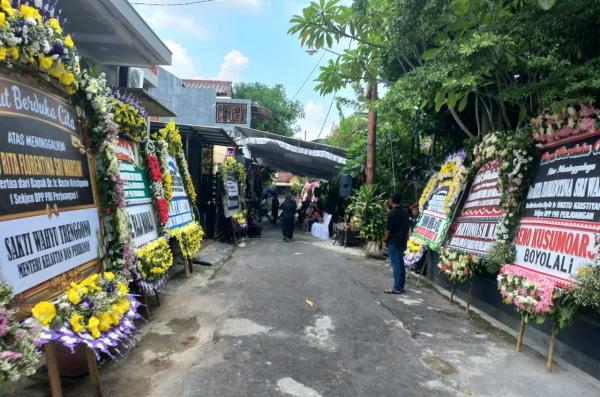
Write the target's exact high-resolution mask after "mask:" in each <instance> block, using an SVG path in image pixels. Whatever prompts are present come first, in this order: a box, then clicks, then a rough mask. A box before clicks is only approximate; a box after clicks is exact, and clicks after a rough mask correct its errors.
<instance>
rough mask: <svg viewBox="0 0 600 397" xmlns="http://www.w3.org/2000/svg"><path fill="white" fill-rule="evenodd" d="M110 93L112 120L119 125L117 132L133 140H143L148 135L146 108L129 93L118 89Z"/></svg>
mask: <svg viewBox="0 0 600 397" xmlns="http://www.w3.org/2000/svg"><path fill="white" fill-rule="evenodd" d="M112 95H113V98H112V104H113V109H114V121H115V123H117V124H118V125H119V132H121V133H122V134H125V135H127V136H128V137H129V138H131V139H132V140H133V141H134V142H141V141H145V140H146V138H147V136H148V135H147V133H148V131H147V129H148V121H147V120H148V113H147V112H146V109H144V107H143V106H142V104H141V103H140V101H139V100H138V99H136V98H134V97H133V96H132V95H131V93H129V94H122V93H121V92H119V91H118V90H113V93H112Z"/></svg>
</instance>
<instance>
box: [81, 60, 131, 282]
mask: <svg viewBox="0 0 600 397" xmlns="http://www.w3.org/2000/svg"><path fill="white" fill-rule="evenodd" d="M78 96H79V97H80V100H81V102H82V103H83V104H84V105H85V109H84V110H85V113H86V115H87V118H88V120H89V127H90V128H89V131H90V134H91V138H92V143H93V145H94V149H95V152H96V160H97V161H96V166H97V170H98V176H97V185H98V191H99V197H100V205H101V207H102V211H103V214H104V216H105V222H104V225H105V233H104V238H105V244H104V246H105V247H106V257H107V261H106V262H105V268H106V269H108V270H111V271H118V272H122V274H123V275H124V276H125V277H126V278H128V279H133V277H134V274H135V273H136V267H137V263H136V258H135V252H134V248H133V241H132V237H131V225H130V223H129V217H128V215H127V212H126V211H125V206H126V200H125V190H124V189H125V181H124V180H123V179H122V178H121V175H120V172H119V160H118V158H117V145H118V138H119V133H118V129H117V125H116V124H115V122H114V114H113V100H112V96H111V91H110V89H109V88H108V86H107V84H106V77H105V75H104V74H100V75H99V76H94V75H93V74H92V73H91V72H88V71H83V72H82V74H81V76H80V89H79V92H78Z"/></svg>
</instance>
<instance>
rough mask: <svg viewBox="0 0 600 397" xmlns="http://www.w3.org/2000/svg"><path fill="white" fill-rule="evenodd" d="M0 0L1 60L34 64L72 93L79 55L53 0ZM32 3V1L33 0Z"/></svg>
mask: <svg viewBox="0 0 600 397" xmlns="http://www.w3.org/2000/svg"><path fill="white" fill-rule="evenodd" d="M16 3H17V2H15V1H11V0H1V1H0V61H2V62H4V63H5V64H6V65H7V66H9V67H12V66H18V67H23V68H33V69H35V70H36V71H37V72H38V73H40V74H41V75H42V76H44V77H45V78H46V79H47V80H49V81H50V80H51V79H52V80H53V81H55V82H57V83H58V84H60V85H61V86H62V87H63V88H64V89H65V90H66V91H67V93H69V94H72V93H74V92H75V91H76V90H77V88H78V83H79V81H78V76H79V73H80V67H79V56H78V54H77V52H76V50H75V44H74V43H73V39H71V36H70V35H66V36H65V35H64V33H63V29H62V27H61V21H60V20H59V17H58V15H56V13H55V10H56V9H55V6H54V4H53V2H51V1H42V0H38V1H36V2H35V4H38V3H40V4H39V6H38V7H36V5H35V4H31V5H30V4H25V2H20V3H21V4H19V5H18V6H17V4H16ZM29 3H32V2H29Z"/></svg>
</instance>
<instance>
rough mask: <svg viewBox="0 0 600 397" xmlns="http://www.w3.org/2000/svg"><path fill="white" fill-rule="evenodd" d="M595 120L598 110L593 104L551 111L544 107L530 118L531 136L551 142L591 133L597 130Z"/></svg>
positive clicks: (563, 107)
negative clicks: (540, 112)
mask: <svg viewBox="0 0 600 397" xmlns="http://www.w3.org/2000/svg"><path fill="white" fill-rule="evenodd" d="M597 122H598V110H597V109H595V108H594V107H593V106H586V105H584V104H580V105H579V106H578V107H575V106H568V107H565V106H562V107H560V108H558V109H554V110H553V111H551V110H550V109H546V110H545V111H544V112H543V113H542V114H541V115H540V116H538V117H536V118H534V119H532V125H533V138H534V139H535V140H536V141H538V142H541V143H552V142H553V141H556V140H560V139H564V138H567V137H569V136H575V135H581V134H587V133H593V132H595V131H597V129H596V128H597V127H598V126H597Z"/></svg>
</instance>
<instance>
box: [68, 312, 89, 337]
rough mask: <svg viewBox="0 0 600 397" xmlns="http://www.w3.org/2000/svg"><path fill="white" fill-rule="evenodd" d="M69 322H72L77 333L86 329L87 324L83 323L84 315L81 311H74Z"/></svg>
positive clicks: (72, 326)
mask: <svg viewBox="0 0 600 397" xmlns="http://www.w3.org/2000/svg"><path fill="white" fill-rule="evenodd" d="M69 324H71V328H73V331H75V332H76V333H80V332H81V331H83V330H84V329H85V326H84V325H83V316H82V315H81V314H79V313H74V314H73V315H72V316H71V319H70V320H69Z"/></svg>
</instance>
